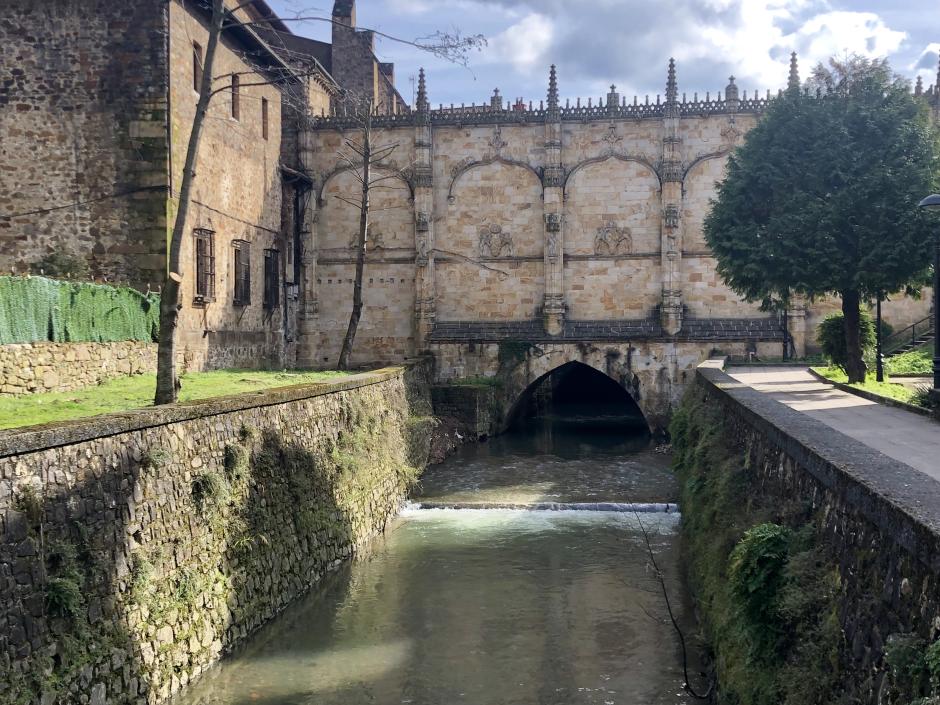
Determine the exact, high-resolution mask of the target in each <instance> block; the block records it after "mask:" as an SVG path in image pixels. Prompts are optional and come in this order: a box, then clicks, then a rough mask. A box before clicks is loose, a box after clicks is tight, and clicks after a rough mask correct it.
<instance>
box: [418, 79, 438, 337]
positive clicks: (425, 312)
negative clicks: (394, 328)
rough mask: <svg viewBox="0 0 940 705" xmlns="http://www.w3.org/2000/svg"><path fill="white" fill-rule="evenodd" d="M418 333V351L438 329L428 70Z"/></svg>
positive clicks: (421, 96) (421, 88) (422, 116)
mask: <svg viewBox="0 0 940 705" xmlns="http://www.w3.org/2000/svg"><path fill="white" fill-rule="evenodd" d="M415 117H416V124H415V163H414V187H415V193H414V214H415V334H416V341H415V342H416V345H417V348H418V350H419V351H420V350H426V349H427V340H428V336H429V335H430V333H431V330H432V329H433V328H434V316H435V294H434V193H433V183H434V181H433V178H432V170H431V106H430V104H429V103H428V93H427V86H426V85H425V79H424V69H421V70H420V71H419V72H418V95H417V97H416V100H415Z"/></svg>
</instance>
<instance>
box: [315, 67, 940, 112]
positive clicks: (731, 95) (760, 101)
mask: <svg viewBox="0 0 940 705" xmlns="http://www.w3.org/2000/svg"><path fill="white" fill-rule="evenodd" d="M728 80H729V83H728V85H727V86H726V87H725V89H724V91H718V92H716V93H715V94H714V97H713V96H712V94H711V93H710V92H708V93H706V94H705V97H704V98H699V95H698V93H693V94H692V98H691V99H688V98H687V95H686V94H685V93H683V94H682V97H681V99H680V98H679V94H678V90H677V82H676V71H675V62H674V61H672V60H670V62H669V71H668V79H667V84H666V100H662V97H661V96H659V95H657V96H656V99H655V101H652V100H650V96H645V97H644V99H643V100H640V99H639V98H638V97H635V98H634V99H633V102H632V103H631V102H628V101H627V100H626V98H622V97H621V96H620V94H619V93H617V89H616V86H611V87H610V93H608V94H607V96H606V97H604V96H601V97H599V98H598V99H597V101H596V102H594V99H593V98H588V99H587V102H586V104H585V103H582V101H581V99H580V98H578V99H576V100H575V102H574V104H573V105H572V104H571V102H570V101H566V102H565V104H564V105H562V104H561V103H560V101H559V98H558V82H557V76H556V73H555V67H554V66H552V67H551V72H550V75H549V88H548V100H547V101H539V103H538V105H537V106H536V105H534V104H533V103H532V102H529V103H528V104H526V103H525V102H523V101H522V99H517V100H516V101H515V102H514V103H513V102H512V101H504V100H503V97H502V96H501V95H500V94H499V89H496V90H495V91H494V92H493V95H492V97H491V98H490V100H489V102H487V103H482V104H479V105H477V104H475V103H474V104H471V105H459V106H457V105H453V104H451V105H450V106H449V107H445V106H444V105H439V106H438V108H437V109H436V110H435V109H431V107H430V104H429V102H428V100H427V90H426V84H425V76H424V69H422V70H421V72H420V86H419V95H418V100H417V102H416V103H415V105H416V107H415V109H410V108H407V107H406V108H399V112H397V113H395V114H380V113H379V112H376V114H375V115H373V117H372V125H373V126H375V127H399V126H401V127H408V126H415V125H420V124H431V125H491V124H501V125H511V124H529V123H546V122H556V121H562V122H590V121H602V120H646V119H662V118H665V117H669V116H674V117H689V118H691V117H708V116H710V115H735V114H760V113H762V112H764V111H765V110H767V108H768V106H769V105H770V104H771V102H772V101H773V100H774V99H775V98H776V97H779V96H781V95H782V94H783V92H782V91H780V92H778V93H777V95H776V96H773V95H772V94H771V92H770V91H767V92H766V94H765V95H764V96H761V95H760V94H758V93H757V91H754V92H753V93H752V95H751V97H748V92H747V91H740V90H739V88H738V86H737V85H736V84H735V79H734V76H731V77H730V78H729V79H728ZM787 90H788V91H803V92H805V94H806V95H807V96H810V93H809V89H808V88H807V87H805V86H803V84H802V83H801V81H800V77H799V71H798V66H797V57H796V54H792V55H791V57H790V75H789V80H788V83H787ZM914 95H915V96H917V97H919V98H923V99H924V100H926V101H927V102H928V103H929V104H930V105H932V106H934V109H935V110H937V111H940V71H938V77H937V85H936V86H930V87H928V88H926V89H925V88H924V86H923V82H922V81H921V80H920V79H918V81H917V84H916V86H915V87H914ZM816 97H822V98H824V97H825V96H821V95H820V94H819V92H817V93H816ZM346 110H347V109H346V107H345V106H344V105H343V104H342V103H340V104H339V105H338V106H337V107H335V108H334V110H333V111H332V112H331V113H330V114H329V115H327V114H323V115H320V116H318V117H317V116H315V117H314V118H313V127H314V129H344V128H353V127H356V126H358V125H359V124H361V120H359V119H357V118H356V117H355V116H354V115H352V114H349V113H347V112H346Z"/></svg>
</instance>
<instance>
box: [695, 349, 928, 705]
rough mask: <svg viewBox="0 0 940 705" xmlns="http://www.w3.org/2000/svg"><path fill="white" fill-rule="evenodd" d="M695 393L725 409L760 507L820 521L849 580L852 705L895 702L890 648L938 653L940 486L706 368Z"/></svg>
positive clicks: (845, 594)
mask: <svg viewBox="0 0 940 705" xmlns="http://www.w3.org/2000/svg"><path fill="white" fill-rule="evenodd" d="M692 393H693V394H694V395H695V397H696V398H697V402H700V403H702V404H705V405H707V406H708V407H715V406H716V405H717V407H718V408H719V409H720V411H719V412H718V416H719V417H720V418H722V419H723V422H722V424H721V427H720V429H719V431H718V432H719V433H720V434H721V437H722V439H723V442H724V443H725V444H727V446H728V447H730V448H734V449H740V453H741V456H740V457H736V458H735V459H734V461H733V462H734V463H736V464H735V467H743V468H744V470H743V473H744V475H745V477H746V479H747V483H748V487H751V488H754V489H755V490H757V491H759V493H760V496H759V497H754V498H753V499H754V501H756V502H758V501H759V502H760V503H762V505H766V506H778V507H782V506H797V507H802V508H803V510H802V511H803V514H804V515H812V516H813V517H816V519H815V523H814V526H815V531H816V534H817V541H818V542H819V544H820V545H825V546H827V547H828V549H827V550H828V553H827V555H831V556H832V560H833V565H832V566H831V567H832V569H833V570H834V571H835V572H836V573H837V576H838V579H837V582H836V584H837V585H838V588H837V594H836V595H835V596H834V598H833V599H834V603H835V604H836V605H838V612H837V614H836V616H837V618H838V621H839V628H840V637H839V643H840V646H839V651H840V653H839V654H838V657H839V660H840V666H841V668H842V670H841V673H843V675H844V685H845V688H846V695H847V697H849V698H850V699H851V700H852V702H858V703H865V704H866V705H867V704H871V705H874V704H875V703H883V702H889V700H886V699H885V697H884V695H885V693H886V692H889V691H890V686H889V682H888V681H886V677H888V675H889V672H890V670H891V669H890V668H889V666H888V664H887V662H886V658H885V653H886V650H887V645H888V644H890V643H891V641H892V639H893V638H897V637H899V636H900V637H904V638H907V639H912V640H915V641H918V643H921V644H923V645H926V644H928V643H930V642H932V641H933V640H935V639H936V636H937V633H938V625H940V590H938V582H937V581H938V575H940V483H937V482H936V481H935V480H934V479H932V478H931V477H929V476H927V475H925V474H924V473H921V472H918V471H917V470H915V469H913V468H911V467H909V466H907V465H905V464H904V463H901V462H899V461H896V460H894V459H892V458H888V457H887V456H885V455H883V454H881V453H880V452H878V451H876V450H873V449H871V448H869V447H867V446H865V445H864V444H862V443H860V442H859V441H857V440H854V439H852V438H849V437H848V436H845V435H843V434H841V433H838V432H836V431H833V430H832V429H831V428H829V427H828V426H825V425H823V424H821V423H820V422H818V421H816V420H815V419H813V418H812V417H811V416H809V415H807V414H803V413H800V412H798V411H795V410H793V409H791V408H789V407H788V406H785V405H784V404H781V403H780V402H778V401H776V400H774V399H773V398H771V397H769V396H768V395H766V394H762V393H761V392H758V391H756V390H754V389H752V388H751V387H748V386H747V385H745V384H742V383H741V382H738V381H737V380H734V379H732V378H731V377H729V376H728V375H726V374H725V373H724V372H722V371H721V370H720V369H716V368H706V367H704V366H700V367H699V368H698V369H697V372H696V380H695V388H694V390H693V392H692ZM711 430H712V429H709V431H711ZM689 501H694V500H689ZM683 511H684V512H694V511H695V510H694V508H692V507H688V506H686V507H684V508H683ZM744 511H745V510H744V508H743V507H742V513H743V512H744ZM723 521H726V522H735V521H737V517H724V518H723ZM824 569H825V566H824V567H821V568H820V569H819V570H824ZM693 588H695V586H693ZM709 609H710V608H709ZM908 699H909V698H908ZM903 701H904V702H906V701H907V700H906V699H905V700H903ZM890 702H895V700H890Z"/></svg>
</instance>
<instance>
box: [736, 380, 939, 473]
mask: <svg viewBox="0 0 940 705" xmlns="http://www.w3.org/2000/svg"><path fill="white" fill-rule="evenodd" d="M727 372H728V374H729V375H731V376H732V377H734V378H735V379H736V380H738V381H740V382H744V383H745V384H747V385H749V386H751V387H753V388H754V389H757V390H758V391H761V392H764V393H766V394H769V395H771V396H772V397H773V398H774V399H777V400H779V401H781V402H783V403H784V404H786V405H787V406H789V407H791V408H793V409H796V410H797V411H802V412H803V413H805V414H807V415H809V416H812V417H813V418H814V419H817V420H818V421H820V422H821V423H824V424H826V425H827V426H830V427H832V428H834V429H835V430H837V431H841V432H842V433H844V434H845V435H847V436H851V437H852V438H855V439H856V440H858V441H861V442H862V443H864V444H866V445H868V446H869V447H871V448H874V449H875V450H879V451H881V452H882V453H884V454H885V455H887V456H889V457H891V458H894V459H895V460H900V461H901V462H902V463H906V464H908V465H910V466H911V467H913V468H916V469H918V470H920V471H921V472H924V473H926V474H928V475H930V476H931V477H933V478H934V479H936V480H940V423H937V422H936V421H932V420H930V419H928V418H925V417H923V416H918V415H917V414H912V413H911V412H909V411H904V410H903V409H896V408H894V407H891V406H885V405H883V404H877V403H875V402H872V401H868V400H867V399H862V398H861V397H857V396H855V395H854V394H849V393H848V392H843V391H841V390H839V389H836V388H835V387H833V386H831V385H828V384H824V383H822V382H819V381H817V380H816V378H814V377H813V376H812V375H810V373H809V372H808V371H807V370H805V369H801V368H794V367H764V368H760V369H755V368H753V367H746V368H745V367H730V368H728V370H727Z"/></svg>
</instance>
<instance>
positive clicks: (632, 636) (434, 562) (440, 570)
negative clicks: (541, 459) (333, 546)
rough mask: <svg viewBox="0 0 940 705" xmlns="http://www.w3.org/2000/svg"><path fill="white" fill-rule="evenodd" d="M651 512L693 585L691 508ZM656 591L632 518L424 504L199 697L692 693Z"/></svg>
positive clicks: (342, 700)
mask: <svg viewBox="0 0 940 705" xmlns="http://www.w3.org/2000/svg"><path fill="white" fill-rule="evenodd" d="M642 521H643V523H644V526H645V527H646V528H647V530H648V531H649V532H650V534H651V536H652V540H653V546H654V549H655V550H656V551H657V554H658V560H659V561H660V563H661V564H662V565H663V566H664V567H665V568H666V569H667V570H668V572H669V575H670V576H672V579H671V580H670V588H671V590H672V591H673V593H674V594H679V591H680V590H681V586H680V585H679V584H678V581H676V580H675V576H676V575H677V574H678V570H677V568H678V566H677V561H678V556H677V555H676V550H675V546H674V531H675V524H676V522H677V517H676V516H675V515H670V514H657V515H644V516H643V517H642ZM657 590H658V585H657V583H655V581H654V580H653V579H652V576H651V575H650V574H649V571H648V569H647V556H646V548H645V544H644V543H643V540H642V535H641V534H640V532H639V531H638V530H637V518H636V517H635V516H634V515H631V514H612V513H601V512H527V511H485V510H484V511H451V510H424V511H415V512H413V513H412V514H410V515H408V516H406V517H405V518H404V519H403V521H402V522H401V523H400V524H399V525H398V526H397V528H395V529H394V530H393V532H392V533H391V534H390V535H389V536H388V537H387V539H386V540H384V541H383V542H382V543H381V544H380V545H379V546H377V547H376V548H375V550H374V551H373V552H372V553H371V555H370V556H369V557H368V558H366V559H363V560H360V561H358V562H356V563H355V564H354V565H353V566H352V567H351V568H350V569H347V570H345V571H343V572H342V573H340V574H337V575H334V576H331V577H330V578H329V579H327V581H326V584H325V585H324V586H323V588H322V589H321V590H319V591H318V593H317V595H315V596H312V597H310V598H308V599H306V600H305V601H304V602H303V603H302V604H301V605H299V606H298V607H296V608H294V609H292V610H289V611H288V612H287V613H285V614H284V615H283V616H282V617H280V618H279V619H278V620H277V621H276V622H275V623H274V624H272V625H270V626H269V627H268V628H267V629H265V630H264V631H263V632H262V633H261V635H259V636H258V637H256V638H255V640H254V641H253V643H252V644H251V645H250V647H249V648H247V649H245V650H244V651H242V652H241V653H240V654H239V655H238V657H237V658H234V659H230V660H228V661H227V662H225V663H224V664H223V665H222V667H220V668H216V669H213V670H212V671H210V673H209V674H207V675H206V676H205V677H204V678H203V679H202V680H201V681H200V682H199V683H198V684H197V685H196V686H195V688H194V689H193V690H192V691H191V692H190V693H189V694H188V697H187V699H186V701H185V702H187V703H190V704H195V703H206V704H207V703H225V704H226V705H236V704H237V705H248V704H249V703H264V704H266V705H275V704H276V705H314V704H316V705H351V704H355V703H379V704H382V705H386V704H387V705H391V704H393V703H394V704H396V705H397V704H400V703H414V704H415V705H440V704H442V703H474V704H476V705H494V704H497V703H505V704H507V705H509V704H517V703H518V704H519V705H523V704H525V705H531V704H534V703H545V704H549V703H551V704H554V703H557V704H559V705H561V704H562V703H564V704H565V705H568V704H571V703H586V704H587V703H597V704H598V705H602V704H605V703H607V704H616V705H634V704H635V705H641V704H642V705H659V704H666V703H685V702H688V700H687V698H686V696H684V695H683V694H682V688H681V683H682V677H681V672H680V669H679V667H678V664H679V661H678V656H677V653H676V644H675V640H674V638H673V635H672V632H671V631H669V629H668V628H667V627H666V626H665V625H663V624H662V623H661V622H660V621H656V620H661V619H662V618H663V617H664V615H663V609H662V604H661V601H660V597H659V595H658V592H657ZM654 617H655V618H656V620H654V619H653V618H654Z"/></svg>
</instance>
